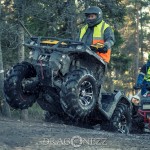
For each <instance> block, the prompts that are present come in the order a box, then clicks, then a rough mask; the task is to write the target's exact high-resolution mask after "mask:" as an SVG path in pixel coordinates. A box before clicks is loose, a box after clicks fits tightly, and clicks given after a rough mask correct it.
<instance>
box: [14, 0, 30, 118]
mask: <svg viewBox="0 0 150 150" xmlns="http://www.w3.org/2000/svg"><path fill="white" fill-rule="evenodd" d="M24 3H25V0H16V6H17V8H18V19H19V21H21V22H23V20H24ZM23 43H24V29H23V28H22V26H21V25H20V24H19V25H18V44H19V45H18V61H19V62H22V61H24V46H23ZM20 118H21V119H23V120H28V110H27V109H26V110H22V111H21V116H20Z"/></svg>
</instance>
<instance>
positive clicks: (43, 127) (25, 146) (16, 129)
mask: <svg viewBox="0 0 150 150" xmlns="http://www.w3.org/2000/svg"><path fill="white" fill-rule="evenodd" d="M149 141H150V134H148V133H147V134H141V135H139V134H137V135H136V134H129V135H123V134H119V133H111V132H107V131H98V130H93V129H86V128H80V127H76V126H70V125H65V124H56V123H46V122H43V121H30V122H29V121H28V122H25V121H19V120H11V119H6V118H0V150H56V149H57V150H70V149H78V150H80V149H81V150H84V149H86V150H92V149H93V150H96V149H97V150H99V149H101V150H149V149H150V142H149Z"/></svg>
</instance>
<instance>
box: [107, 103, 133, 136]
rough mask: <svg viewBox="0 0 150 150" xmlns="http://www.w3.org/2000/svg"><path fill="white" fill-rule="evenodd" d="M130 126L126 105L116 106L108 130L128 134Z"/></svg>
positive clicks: (129, 116)
mask: <svg viewBox="0 0 150 150" xmlns="http://www.w3.org/2000/svg"><path fill="white" fill-rule="evenodd" d="M130 126H131V115H130V110H129V108H128V106H127V105H125V104H123V103H120V104H118V105H117V107H116V109H115V111H114V113H113V115H112V118H111V125H110V128H111V129H112V130H113V131H118V132H121V133H126V134H127V133H129V132H130Z"/></svg>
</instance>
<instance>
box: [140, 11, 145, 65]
mask: <svg viewBox="0 0 150 150" xmlns="http://www.w3.org/2000/svg"><path fill="white" fill-rule="evenodd" d="M140 18H141V21H140V26H141V38H140V45H141V61H142V64H143V63H144V54H143V53H144V51H143V21H142V11H140Z"/></svg>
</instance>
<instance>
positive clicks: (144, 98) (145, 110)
mask: <svg viewBox="0 0 150 150" xmlns="http://www.w3.org/2000/svg"><path fill="white" fill-rule="evenodd" d="M141 88H142V87H137V86H134V89H135V90H139V89H141ZM146 89H147V92H146V93H145V94H144V95H141V97H140V100H139V102H138V101H137V103H136V102H135V101H134V100H133V99H131V102H132V105H133V109H132V126H133V127H132V129H133V132H136V133H143V132H144V131H145V130H148V131H150V84H149V83H148V84H146Z"/></svg>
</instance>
